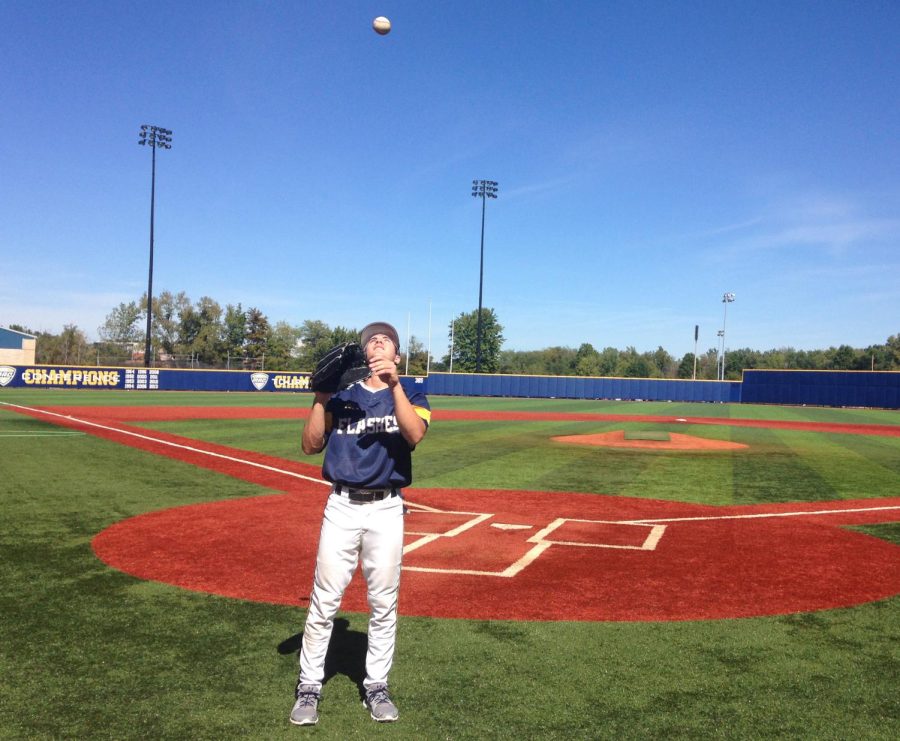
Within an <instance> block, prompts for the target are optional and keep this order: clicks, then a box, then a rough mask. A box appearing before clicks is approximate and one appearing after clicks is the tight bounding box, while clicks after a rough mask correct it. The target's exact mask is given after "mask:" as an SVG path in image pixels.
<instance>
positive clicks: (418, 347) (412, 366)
mask: <svg viewBox="0 0 900 741" xmlns="http://www.w3.org/2000/svg"><path fill="white" fill-rule="evenodd" d="M403 355H404V357H403V361H404V362H403V363H401V365H400V372H401V373H408V374H409V375H411V376H424V375H425V374H426V373H427V372H428V348H427V347H425V345H423V344H422V343H421V342H420V341H419V340H418V338H416V336H415V335H413V336H412V337H410V338H409V347H408V348H406V352H405V353H404V354H403ZM406 361H408V362H406ZM407 367H408V368H409V370H408V371H407Z"/></svg>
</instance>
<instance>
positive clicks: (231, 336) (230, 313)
mask: <svg viewBox="0 0 900 741" xmlns="http://www.w3.org/2000/svg"><path fill="white" fill-rule="evenodd" d="M222 331H223V335H224V336H223V347H222V352H223V353H224V354H225V365H226V367H227V368H230V367H231V363H232V360H233V359H236V358H243V357H244V343H245V342H246V341H247V315H246V314H245V313H244V310H243V308H242V307H241V305H240V304H238V305H237V306H232V305H231V304H228V305H227V306H226V307H225V320H224V327H223V330H222Z"/></svg>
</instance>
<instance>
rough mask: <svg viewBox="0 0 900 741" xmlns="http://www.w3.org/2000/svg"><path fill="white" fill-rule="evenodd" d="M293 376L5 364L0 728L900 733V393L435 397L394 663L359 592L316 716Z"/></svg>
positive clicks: (89, 733)
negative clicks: (37, 381)
mask: <svg viewBox="0 0 900 741" xmlns="http://www.w3.org/2000/svg"><path fill="white" fill-rule="evenodd" d="M308 401H309V399H308V397H307V396H305V395H299V394H298V395H290V394H249V393H248V394H215V393H205V394H202V393H197V394H190V393H176V392H165V393H163V392H160V393H145V394H142V393H133V392H132V393H129V392H103V391H97V392H92V391H72V392H70V391H46V390H19V389H2V390H0V497H2V502H3V518H2V525H0V537H2V566H0V568H2V575H3V578H2V614H3V618H2V633H0V639H2V653H0V656H2V660H0V661H2V663H0V691H2V698H3V701H2V702H0V738H17V739H18V738H47V739H51V738H70V737H71V738H91V739H125V738H137V737H146V738H166V739H170V738H171V739H185V738H210V739H213V738H215V739H222V738H249V739H271V738H281V737H288V736H293V737H298V736H300V735H310V736H315V737H317V738H323V739H324V738H328V739H351V738H379V737H385V738H388V737H390V738H396V739H489V738H503V739H506V738H509V739H521V738H541V739H544V738H548V739H600V738H610V739H612V738H617V739H618V738H628V739H631V738H634V739H638V738H641V739H644V738H703V739H706V738H723V739H745V738H746V739H757V738H758V739H768V738H791V739H796V738H810V739H812V738H816V739H832V738H833V739H838V738H858V739H894V738H897V737H898V735H900V699H898V698H900V640H898V639H900V414H898V413H897V412H896V411H884V410H863V409H823V408H797V407H791V408H785V407H774V406H751V405H712V404H679V403H649V402H643V403H628V402H599V401H564V400H533V399H532V400H525V399H473V398H457V397H433V398H432V399H431V402H432V406H433V410H434V414H433V420H432V426H431V429H430V431H429V433H428V435H427V437H426V438H425V440H424V442H423V443H422V444H421V445H420V447H419V449H418V450H417V451H416V453H415V454H414V459H413V460H414V474H415V481H414V485H413V486H412V487H411V488H410V489H409V490H408V491H407V492H406V502H407V506H408V509H409V511H408V513H407V523H406V530H407V538H406V548H405V555H404V574H403V585H402V587H401V598H400V612H401V618H400V629H399V637H398V645H397V655H396V658H395V665H394V670H393V672H392V675H391V685H392V691H393V694H394V696H395V699H396V701H397V704H398V706H399V708H400V714H401V716H400V721H399V722H398V723H396V724H388V725H385V726H379V725H376V724H374V723H373V722H372V721H371V720H370V718H369V715H368V713H367V712H366V711H364V710H363V708H362V707H361V704H360V702H359V689H358V685H359V683H360V682H361V680H362V678H363V675H364V667H363V662H364V655H365V642H366V637H365V636H366V605H365V594H364V590H363V589H361V587H360V585H359V583H358V581H359V578H358V577H357V579H355V581H354V584H352V585H351V588H350V589H349V590H348V592H347V595H346V597H345V601H344V605H343V609H342V613H341V619H340V620H339V621H338V624H337V625H336V630H335V634H334V637H333V639H332V645H331V648H330V652H329V659H328V667H327V674H328V678H327V681H326V684H325V687H324V691H323V701H322V703H321V705H320V716H321V720H320V722H319V724H318V726H316V727H313V728H295V727H292V726H291V725H290V723H289V722H288V720H287V716H288V712H289V710H290V707H291V703H292V690H293V686H294V682H295V680H296V671H297V651H298V649H299V640H300V631H301V630H302V626H303V618H304V615H305V605H306V600H307V599H308V596H309V591H310V587H311V583H312V574H313V567H314V556H315V547H316V538H317V535H318V526H319V523H320V519H321V512H322V508H323V506H324V502H325V498H326V496H327V492H328V488H327V486H326V485H325V484H324V483H323V482H322V481H321V478H320V470H319V469H320V464H321V457H320V456H314V457H305V456H303V455H302V454H301V453H300V450H299V435H300V430H301V428H302V424H303V419H304V417H305V414H306V407H307V405H308Z"/></svg>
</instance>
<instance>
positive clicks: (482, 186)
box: [472, 180, 497, 373]
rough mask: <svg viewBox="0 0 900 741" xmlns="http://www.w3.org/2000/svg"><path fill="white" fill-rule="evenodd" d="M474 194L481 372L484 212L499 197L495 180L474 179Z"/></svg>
mask: <svg viewBox="0 0 900 741" xmlns="http://www.w3.org/2000/svg"><path fill="white" fill-rule="evenodd" d="M472 195H473V196H474V197H476V198H478V197H479V196H480V197H481V259H480V261H479V264H478V320H477V325H476V326H477V328H476V335H475V372H476V373H481V297H482V289H483V287H484V214H485V208H486V204H487V199H488V198H496V197H497V182H496V181H495V180H473V181H472Z"/></svg>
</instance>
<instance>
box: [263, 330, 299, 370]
mask: <svg viewBox="0 0 900 741" xmlns="http://www.w3.org/2000/svg"><path fill="white" fill-rule="evenodd" d="M267 346H268V352H267V357H266V365H267V366H268V367H269V368H279V369H281V370H299V368H298V367H297V359H298V357H299V355H300V328H299V327H292V326H291V325H290V324H288V323H287V322H275V326H274V327H272V331H271V332H270V333H269V341H268V343H267Z"/></svg>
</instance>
